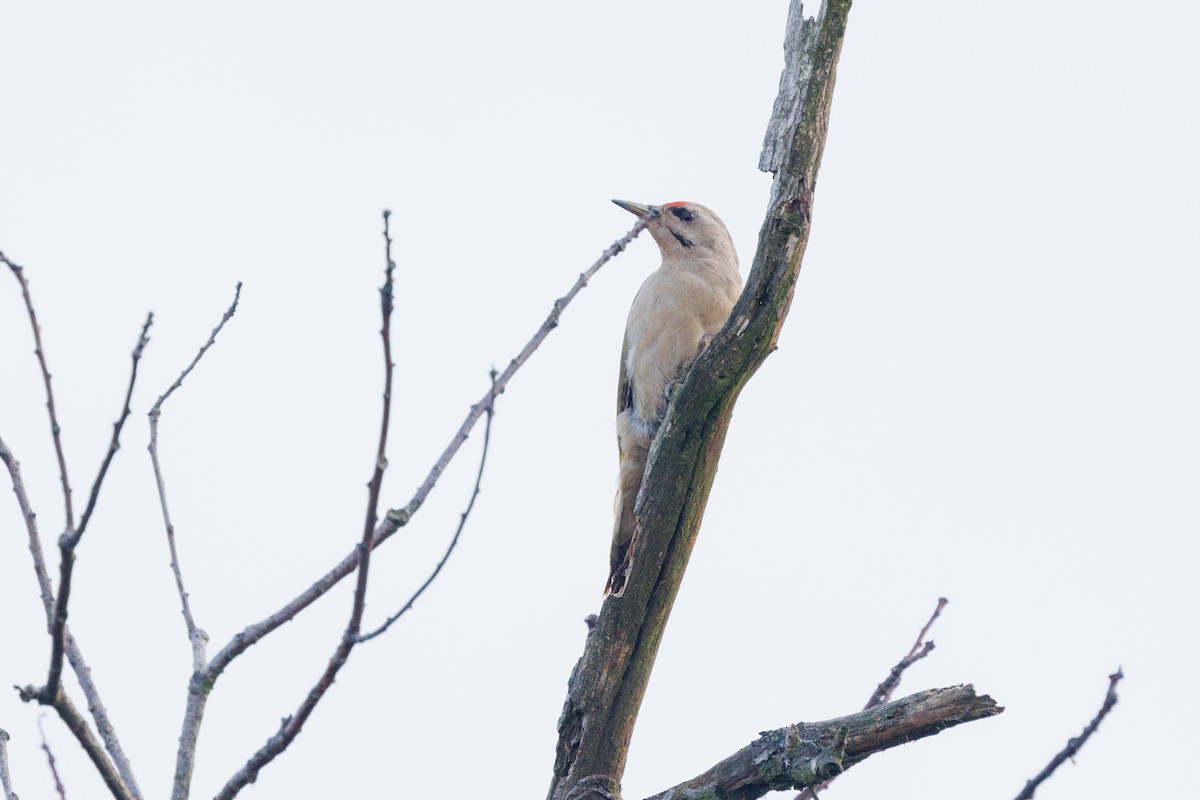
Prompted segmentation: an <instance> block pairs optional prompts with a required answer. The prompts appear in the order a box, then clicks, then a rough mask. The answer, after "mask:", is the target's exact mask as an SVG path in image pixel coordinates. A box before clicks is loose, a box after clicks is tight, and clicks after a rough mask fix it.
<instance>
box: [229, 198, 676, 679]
mask: <svg viewBox="0 0 1200 800" xmlns="http://www.w3.org/2000/svg"><path fill="white" fill-rule="evenodd" d="M657 215H658V212H657V209H653V210H652V211H651V213H649V214H647V215H646V216H644V217H640V218H639V219H638V221H637V222H636V223H634V225H633V227H632V228H630V230H629V232H628V233H626V234H625V235H624V236H622V237H621V238H620V239H618V240H617V241H615V242H613V244H612V245H610V246H609V247H608V248H607V249H606V250H605V251H604V252H603V253H602V254H601V256H600V258H599V259H598V260H597V261H596V262H595V263H594V264H592V265H591V267H589V268H588V269H587V270H586V271H585V272H583V273H582V274H581V275H580V276H579V279H578V280H577V281H575V284H574V285H573V286H572V287H571V289H570V291H568V292H567V293H566V294H565V295H563V296H562V297H560V298H558V299H557V300H555V301H554V306H553V308H552V309H551V311H550V315H549V316H548V317H547V318H546V320H545V322H543V323H542V326H541V327H540V328H538V330H537V332H536V333H534V335H533V338H532V339H530V340H529V342H528V343H527V344H526V345H525V347H524V348H523V349H522V350H521V352H520V353H518V354H517V356H516V358H514V359H513V360H512V361H511V362H510V363H509V365H508V367H506V368H505V370H504V371H503V372H501V373H500V375H499V377H497V378H496V382H495V383H494V384H493V385H492V387H491V388H490V389H488V391H487V393H486V394H485V395H484V396H483V397H482V398H481V399H480V400H479V402H478V403H476V404H475V405H473V406H471V410H470V411H469V412H468V413H467V418H466V419H465V420H464V421H463V423H462V425H461V426H460V427H459V429H458V431H457V432H455V434H454V436H453V438H452V439H451V440H450V444H449V445H447V446H446V449H445V451H443V452H442V455H441V456H440V457H439V458H438V460H437V462H436V463H435V464H434V465H433V467H432V468H431V469H430V470H429V474H428V475H427V476H426V477H425V480H424V482H423V483H422V484H421V485H420V487H418V489H417V491H416V493H415V494H414V495H413V496H412V498H411V499H410V500H409V501H408V503H407V504H406V505H404V506H403V507H402V508H398V509H392V510H391V511H388V513H387V515H386V516H385V517H384V518H383V520H382V521H381V522H380V523H379V525H378V526H377V527H376V528H375V534H374V537H373V538H372V540H371V549H372V550H373V549H375V548H376V547H378V546H379V545H381V544H382V543H383V542H385V541H387V540H388V539H389V538H391V536H392V535H393V534H394V533H395V532H396V531H398V530H399V529H400V528H402V527H404V525H406V524H408V521H409V520H410V519H411V518H412V515H413V514H415V513H416V512H417V510H418V509H420V507H421V504H422V503H424V502H425V498H426V497H427V496H428V495H429V492H430V491H432V490H433V487H434V486H435V485H436V484H437V480H438V478H439V477H440V476H441V474H442V472H443V471H444V470H445V469H446V466H447V465H448V464H449V463H450V460H451V459H452V458H454V455H455V454H456V453H457V452H458V449H459V448H460V447H461V446H462V444H463V442H465V441H466V440H467V436H468V434H470V432H471V430H472V429H473V428H474V427H475V423H477V422H478V421H479V418H480V417H481V416H483V414H484V412H485V411H486V410H487V409H488V408H491V407H492V405H493V403H495V401H496V398H498V397H499V396H500V395H502V394H503V393H504V390H505V389H506V388H507V386H508V381H509V380H510V379H511V378H512V377H513V375H514V374H516V372H517V370H518V369H520V368H521V366H522V365H523V364H524V363H525V362H526V361H527V360H528V359H529V357H530V356H531V355H532V354H533V352H534V351H535V350H537V348H538V346H539V345H540V344H541V343H542V341H543V340H544V339H545V338H546V337H547V336H548V335H549V334H550V331H552V330H554V328H556V327H557V326H558V319H559V315H560V314H561V313H562V311H563V309H565V308H566V307H567V305H568V304H570V302H571V300H572V299H574V297H575V295H577V294H578V293H579V292H580V290H581V289H583V288H584V287H585V286H587V284H588V281H589V280H590V279H591V277H592V276H593V275H595V274H596V272H597V271H598V270H599V269H600V268H601V267H602V266H604V265H605V264H606V263H607V262H608V261H609V260H610V259H612V258H613V257H614V256H616V255H617V254H618V253H620V252H621V251H622V250H624V249H625V247H626V245H628V244H629V243H630V242H631V241H633V239H634V238H635V237H636V236H637V235H638V234H639V233H641V232H642V231H643V230H644V229H645V228H646V225H647V224H649V222H650V220H651V219H653V218H654V217H655V216H657ZM358 559H359V552H358V548H357V547H355V549H354V550H353V551H351V552H350V553H349V554H348V555H346V556H345V557H344V558H343V559H342V560H341V561H340V562H338V564H337V565H336V566H334V567H333V569H331V570H329V572H327V573H325V574H324V575H322V576H321V577H320V578H318V579H317V581H316V582H315V583H313V584H312V586H310V587H308V588H307V589H305V590H304V591H303V592H301V593H300V594H299V595H298V596H296V597H295V598H293V599H292V600H291V601H290V602H288V603H287V604H286V605H284V606H283V607H282V608H280V609H279V610H278V611H276V612H275V613H273V614H271V615H270V616H268V617H266V618H264V619H262V620H260V621H259V622H256V623H254V624H253V625H250V626H248V627H246V628H245V629H244V630H242V631H241V632H239V633H237V634H236V635H234V637H233V639H231V640H230V641H229V643H228V644H226V645H225V646H224V647H223V648H222V649H221V650H220V652H218V653H217V654H216V655H215V656H213V658H212V660H211V661H210V662H209V665H208V669H207V673H208V675H207V677H208V679H209V682H210V683H211V682H213V681H215V680H216V679H217V678H218V677H219V676H220V674H221V673H222V672H223V671H224V670H225V668H226V667H228V666H229V663H230V662H231V661H233V659H235V658H237V657H238V656H239V655H241V654H242V653H243V652H245V651H246V649H247V648H249V647H251V646H252V645H254V644H257V643H258V642H259V641H260V640H261V639H262V638H263V637H264V636H266V635H267V634H269V633H271V631H273V630H275V629H276V628H278V627H279V626H280V625H283V624H284V623H285V622H288V621H289V620H291V619H294V618H295V616H296V615H297V614H299V613H300V612H301V611H303V610H304V609H305V608H307V607H308V606H310V605H312V603H314V602H315V601H316V600H318V599H319V598H321V597H322V596H324V595H325V593H326V592H328V591H329V590H330V589H332V588H333V587H334V586H336V585H337V584H338V582H339V581H341V580H342V579H343V578H345V577H346V576H347V575H349V574H350V573H351V572H353V571H354V569H355V567H357V566H358Z"/></svg>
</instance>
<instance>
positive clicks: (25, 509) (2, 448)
mask: <svg viewBox="0 0 1200 800" xmlns="http://www.w3.org/2000/svg"><path fill="white" fill-rule="evenodd" d="M0 461H3V462H4V466H5V467H6V468H7V469H8V476H9V478H10V479H11V480H12V488H13V494H15V495H16V496H17V506H18V507H19V508H20V509H21V516H22V517H24V518H25V530H26V532H27V533H28V534H29V552H30V553H31V554H32V555H33V571H34V573H35V574H36V575H37V582H38V590H39V591H40V592H41V595H42V605H43V606H44V607H45V610H46V626H47V628H49V625H50V619H51V617H52V615H53V612H54V589H53V588H52V587H51V586H50V573H49V572H48V571H47V570H46V556H45V554H44V553H43V552H42V539H41V536H40V535H39V534H38V528H37V514H36V513H34V510H33V506H31V505H30V503H29V494H28V493H27V492H26V491H25V481H24V480H23V479H22V478H21V462H19V461H17V458H16V456H14V455H13V452H12V450H10V449H9V448H8V445H7V444H5V443H4V438H3V437H0Z"/></svg>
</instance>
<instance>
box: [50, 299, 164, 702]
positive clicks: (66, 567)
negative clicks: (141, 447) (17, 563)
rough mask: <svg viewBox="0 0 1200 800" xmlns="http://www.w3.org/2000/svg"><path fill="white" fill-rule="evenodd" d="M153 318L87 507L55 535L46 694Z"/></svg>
mask: <svg viewBox="0 0 1200 800" xmlns="http://www.w3.org/2000/svg"><path fill="white" fill-rule="evenodd" d="M153 321H154V315H153V314H148V315H147V316H146V322H145V324H143V325H142V330H141V333H139V334H138V340H137V344H136V345H135V346H134V348H133V353H132V355H131V359H132V361H133V365H132V367H131V368H130V373H129V388H128V389H126V391H125V401H124V403H122V405H121V415H120V416H119V417H118V418H117V421H116V422H115V423H113V435H112V440H111V442H110V443H109V446H108V452H107V453H106V454H105V457H104V459H103V460H102V461H101V464H100V471H99V473H98V474H97V475H96V480H95V482H94V483H93V484H92V491H91V494H90V495H89V497H88V504H87V508H86V509H85V510H84V512H83V518H82V520H81V521H80V524H79V528H78V529H75V530H71V529H68V530H67V531H64V532H63V535H62V536H60V537H59V539H58V552H59V578H58V596H57V597H56V598H55V600H54V614H53V616H52V617H51V620H50V670H49V674H48V676H47V677H46V686H45V688H44V689H43V690H42V691H43V692H44V693H45V695H46V697H47V698H50V697H53V695H54V694H56V693H58V692H61V691H62V667H63V654H64V652H65V651H66V648H67V612H68V603H69V602H70V600H71V575H72V573H73V572H74V569H75V548H76V547H77V546H78V545H79V541H80V539H82V538H83V532H84V530H85V529H86V528H87V524H88V521H89V520H90V519H91V517H92V512H93V511H94V510H95V508H96V501H97V499H99V497H100V487H101V486H102V485H103V484H104V476H105V475H106V474H108V467H109V464H111V463H112V460H113V457H114V456H115V455H116V454H117V450H119V449H120V448H121V429H122V428H123V427H124V426H125V420H126V419H127V418H128V417H129V401H130V399H131V398H132V397H133V386H134V384H135V383H136V382H137V368H138V362H139V361H140V360H141V358H142V351H143V350H144V349H145V347H146V343H147V342H148V341H149V338H148V336H147V332H148V331H149V330H150V325H151V323H152V322H153ZM47 386H49V384H47Z"/></svg>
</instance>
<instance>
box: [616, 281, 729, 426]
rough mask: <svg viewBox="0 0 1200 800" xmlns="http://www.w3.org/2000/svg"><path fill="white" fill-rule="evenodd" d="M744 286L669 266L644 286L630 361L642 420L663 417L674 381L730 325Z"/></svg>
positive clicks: (629, 332) (631, 328)
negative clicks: (702, 347)
mask: <svg viewBox="0 0 1200 800" xmlns="http://www.w3.org/2000/svg"><path fill="white" fill-rule="evenodd" d="M734 274H735V275H736V269H735V270H734ZM714 278H716V279H715V280H714ZM740 290H741V281H740V279H737V280H736V281H734V280H730V279H729V278H728V277H726V276H716V275H704V274H697V273H694V272H692V271H688V270H682V269H670V268H668V267H666V266H664V267H661V268H660V269H658V270H657V271H656V272H654V273H653V274H651V275H650V277H648V278H647V279H646V282H645V283H644V284H642V288H641V290H640V291H638V294H637V297H636V298H634V301H633V306H632V308H630V309H629V320H628V322H627V323H626V327H625V341H626V346H627V352H626V359H625V365H624V367H625V374H626V376H627V377H628V379H629V382H630V385H631V388H632V394H633V410H634V414H636V416H637V417H638V418H639V419H640V420H642V421H643V422H646V423H649V424H656V423H657V422H658V421H659V419H660V418H661V416H662V414H663V412H664V411H665V410H666V397H667V389H668V387H669V386H670V384H671V382H672V381H674V380H675V379H676V378H677V377H678V375H679V371H680V369H681V368H682V367H683V366H684V365H685V364H686V363H688V362H689V361H690V360H691V359H692V358H693V357H694V356H695V355H696V352H697V349H698V347H699V345H700V341H701V340H702V339H703V338H704V336H705V335H707V334H711V333H716V332H717V331H718V330H720V329H721V326H723V325H724V324H725V320H726V319H727V318H728V317H729V311H730V309H732V308H733V304H734V302H735V301H736V299H737V296H738V294H739V293H740Z"/></svg>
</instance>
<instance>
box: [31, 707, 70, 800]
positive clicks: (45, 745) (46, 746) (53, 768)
mask: <svg viewBox="0 0 1200 800" xmlns="http://www.w3.org/2000/svg"><path fill="white" fill-rule="evenodd" d="M38 733H40V734H41V735H42V750H43V751H44V752H45V753H46V761H47V762H48V763H49V764H50V774H51V775H52V776H53V777H54V789H55V790H56V791H57V792H58V796H59V797H60V798H61V800H67V790H66V789H64V788H63V785H62V780H61V779H60V778H59V777H58V766H57V765H56V764H55V763H54V753H52V752H51V751H50V743H49V742H47V741H46V730H45V728H43V727H42V717H38Z"/></svg>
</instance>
